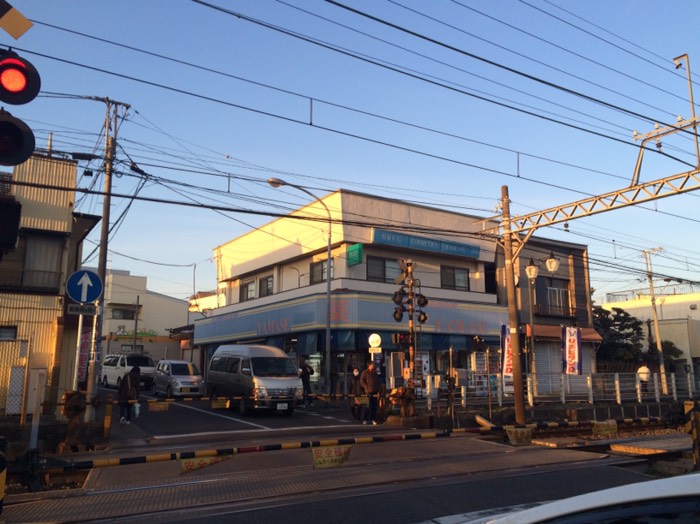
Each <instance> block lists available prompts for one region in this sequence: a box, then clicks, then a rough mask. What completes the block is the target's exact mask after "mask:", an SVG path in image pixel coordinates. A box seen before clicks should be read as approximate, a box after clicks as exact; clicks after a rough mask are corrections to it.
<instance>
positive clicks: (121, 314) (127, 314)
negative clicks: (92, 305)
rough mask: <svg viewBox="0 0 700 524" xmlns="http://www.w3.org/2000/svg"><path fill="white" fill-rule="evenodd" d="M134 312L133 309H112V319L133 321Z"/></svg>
mask: <svg viewBox="0 0 700 524" xmlns="http://www.w3.org/2000/svg"><path fill="white" fill-rule="evenodd" d="M135 313H136V311H134V310H133V309H120V308H114V309H112V318H119V319H124V320H134V316H135Z"/></svg>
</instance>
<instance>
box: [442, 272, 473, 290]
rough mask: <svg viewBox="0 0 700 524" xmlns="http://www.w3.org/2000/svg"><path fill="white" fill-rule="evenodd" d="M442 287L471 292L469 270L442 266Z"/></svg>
mask: <svg viewBox="0 0 700 524" xmlns="http://www.w3.org/2000/svg"><path fill="white" fill-rule="evenodd" d="M440 287H441V288H442V289H456V290H457V291H469V270H468V269H464V268H460V267H448V266H440Z"/></svg>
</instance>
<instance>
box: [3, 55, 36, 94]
mask: <svg viewBox="0 0 700 524" xmlns="http://www.w3.org/2000/svg"><path fill="white" fill-rule="evenodd" d="M40 89H41V77H40V76H39V72H38V71H37V70H36V67H34V66H33V65H32V64H31V62H29V61H28V60H25V59H24V58H20V56H19V55H18V54H17V53H15V52H14V51H2V50H0V100H1V101H3V102H5V103H7V104H12V105H15V106H18V105H23V104H27V103H29V102H31V101H32V100H34V99H35V98H36V96H37V95H38V94H39V90H40Z"/></svg>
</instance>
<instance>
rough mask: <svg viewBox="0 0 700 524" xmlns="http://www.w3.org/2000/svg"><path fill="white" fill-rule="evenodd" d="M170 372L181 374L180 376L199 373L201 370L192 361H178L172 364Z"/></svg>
mask: <svg viewBox="0 0 700 524" xmlns="http://www.w3.org/2000/svg"><path fill="white" fill-rule="evenodd" d="M170 369H171V371H170V374H171V375H179V376H185V375H199V370H198V369H197V366H195V365H194V364H192V363H188V362H182V363H180V362H178V363H177V364H172V365H171V366H170Z"/></svg>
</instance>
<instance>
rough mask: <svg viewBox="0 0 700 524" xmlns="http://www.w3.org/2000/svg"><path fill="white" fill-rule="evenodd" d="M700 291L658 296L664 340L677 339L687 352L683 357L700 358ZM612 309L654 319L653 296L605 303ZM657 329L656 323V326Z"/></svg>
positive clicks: (677, 342)
mask: <svg viewBox="0 0 700 524" xmlns="http://www.w3.org/2000/svg"><path fill="white" fill-rule="evenodd" d="M698 304H700V293H688V294H679V295H658V296H656V312H657V316H658V319H659V332H660V333H661V339H662V340H669V341H671V342H673V343H674V344H675V345H676V347H678V349H680V350H682V351H683V356H682V357H681V358H683V359H686V360H689V359H690V358H691V357H694V358H700V309H699V308H698ZM601 306H602V307H604V308H605V309H608V310H612V309H613V308H621V309H624V310H625V311H627V312H628V313H629V314H630V315H632V316H634V317H636V318H638V319H639V320H642V321H644V322H646V321H647V320H653V311H652V307H651V296H650V295H640V296H639V297H638V298H635V299H633V300H625V301H620V302H606V303H604V304H601ZM652 329H653V326H652Z"/></svg>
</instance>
